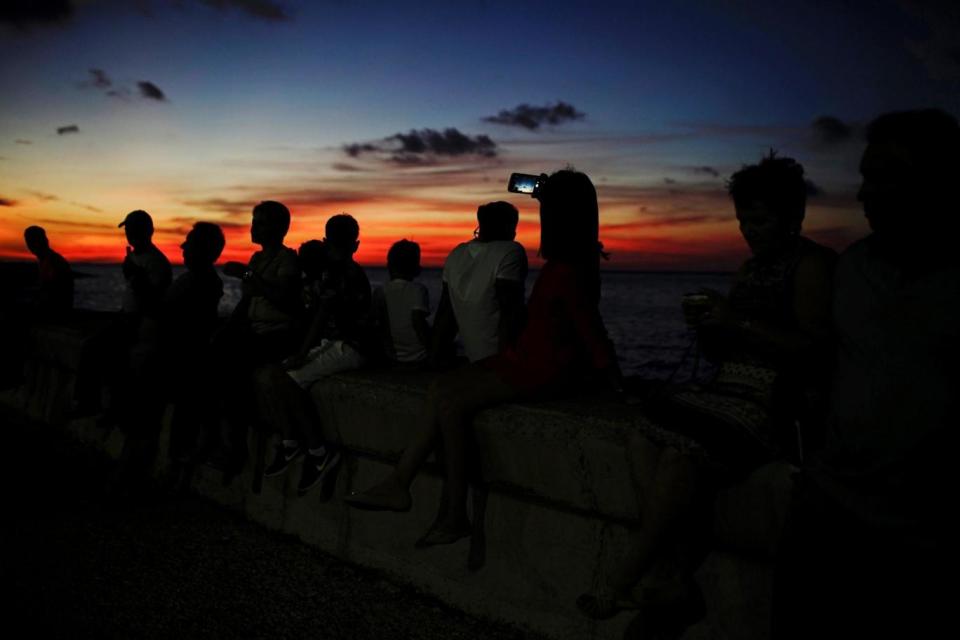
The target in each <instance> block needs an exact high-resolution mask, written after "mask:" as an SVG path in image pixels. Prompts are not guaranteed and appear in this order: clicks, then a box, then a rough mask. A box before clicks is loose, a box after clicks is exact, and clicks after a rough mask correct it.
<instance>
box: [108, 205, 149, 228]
mask: <svg viewBox="0 0 960 640" xmlns="http://www.w3.org/2000/svg"><path fill="white" fill-rule="evenodd" d="M126 225H130V226H131V227H139V228H141V229H149V230H150V231H153V218H151V217H150V214H149V213H147V212H146V211H142V210H140V209H137V210H136V211H131V212H130V213H128V214H127V217H125V218H124V219H123V222H121V223H120V224H118V225H117V227H123V226H126Z"/></svg>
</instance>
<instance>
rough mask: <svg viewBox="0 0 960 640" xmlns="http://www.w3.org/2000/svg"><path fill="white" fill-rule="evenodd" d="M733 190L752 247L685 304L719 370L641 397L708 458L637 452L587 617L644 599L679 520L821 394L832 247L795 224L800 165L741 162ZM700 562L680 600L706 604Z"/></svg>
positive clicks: (587, 597)
mask: <svg viewBox="0 0 960 640" xmlns="http://www.w3.org/2000/svg"><path fill="white" fill-rule="evenodd" d="M728 189H729V192H730V195H731V197H732V199H733V204H734V208H735V210H736V216H737V221H738V222H739V225H740V232H741V234H742V235H743V238H744V240H745V241H746V244H747V246H748V247H749V249H750V252H751V253H752V254H753V255H752V257H751V258H750V259H749V260H747V261H746V262H745V263H744V264H743V265H742V266H741V267H740V270H739V271H738V272H737V275H736V277H735V279H734V282H733V286H732V288H731V290H730V294H729V295H728V296H723V295H721V294H720V293H718V292H715V291H710V290H704V291H703V292H702V293H703V295H704V296H705V297H706V298H707V299H708V304H707V305H705V307H703V308H701V309H700V311H699V312H697V311H695V310H693V309H690V308H688V309H687V313H688V318H689V319H690V321H692V322H693V323H695V324H696V326H697V331H698V334H699V339H700V345H701V346H702V349H703V351H704V353H705V354H707V355H708V357H711V358H713V359H715V360H716V361H717V362H718V363H719V369H718V372H717V374H716V377H715V379H714V380H712V381H711V382H710V383H709V384H707V385H705V386H704V387H687V386H683V387H668V388H667V389H665V390H664V391H663V392H662V393H661V394H659V395H657V396H656V397H655V398H654V399H653V400H651V401H650V402H649V403H648V404H647V405H646V406H645V409H646V411H647V412H648V413H649V415H651V417H653V418H654V419H655V420H657V421H658V422H660V423H662V424H663V425H664V426H666V427H668V428H670V429H673V430H675V431H678V432H681V433H683V434H685V435H687V436H690V437H691V438H693V439H694V440H696V441H698V442H699V443H700V444H702V445H703V447H704V449H705V450H706V451H707V454H708V459H707V460H700V459H695V458H693V457H692V456H686V455H682V454H680V453H679V452H678V451H677V450H675V449H673V448H669V447H668V448H665V449H663V450H662V451H661V452H659V454H658V457H656V458H655V459H650V457H649V456H647V457H646V458H645V459H644V461H643V462H642V463H641V462H639V461H637V460H634V462H635V463H634V465H633V466H634V467H636V468H638V469H641V471H640V473H642V474H643V476H644V478H643V480H642V482H638V484H641V485H642V486H638V487H637V488H636V489H637V494H638V495H639V496H641V504H640V513H641V515H642V518H643V528H642V529H641V530H640V531H638V532H637V533H636V535H635V538H634V541H633V547H632V549H631V551H630V553H629V554H628V556H627V557H626V558H623V559H621V560H620V561H619V562H618V563H617V566H616V567H615V568H614V569H613V570H612V571H611V572H609V573H608V575H609V576H610V578H609V582H608V584H606V585H602V586H601V587H600V588H599V589H598V590H596V591H595V592H594V593H592V594H584V595H583V596H581V597H580V598H579V599H578V601H577V604H578V606H579V607H580V609H581V610H582V612H583V613H584V614H585V615H587V616H589V617H593V618H607V617H610V616H612V615H614V614H615V613H617V612H618V611H619V610H620V609H621V608H624V607H637V606H641V605H644V604H647V602H646V600H647V599H648V598H650V597H651V596H650V593H649V590H647V591H646V592H645V591H643V590H642V589H641V590H640V592H639V593H638V592H637V590H636V589H633V588H634V587H635V586H637V585H638V583H639V581H640V580H641V578H643V577H644V575H645V574H646V573H647V572H648V571H649V570H651V569H652V568H653V567H654V564H655V563H656V562H657V561H658V560H659V559H660V557H662V556H665V555H668V554H669V553H670V552H671V551H672V548H671V545H675V544H680V543H681V542H686V541H687V538H689V536H690V535H693V532H692V531H689V530H688V529H690V528H692V527H687V528H685V527H684V523H689V522H691V521H692V520H691V519H692V518H694V517H695V512H696V510H697V508H698V505H699V504H700V501H701V500H703V499H704V498H707V499H709V498H711V497H712V496H711V495H710V494H711V493H712V491H714V490H715V488H716V485H717V484H718V482H726V481H729V480H731V479H734V478H740V477H743V476H745V475H746V474H747V473H749V472H750V471H751V470H753V469H755V468H757V467H758V466H760V465H761V464H763V463H764V462H767V461H770V460H774V459H776V458H778V457H783V456H787V455H790V454H792V453H794V452H795V451H796V448H797V447H796V445H797V427H796V424H797V420H798V419H799V418H801V417H804V410H805V406H804V402H805V399H807V398H810V397H817V396H818V395H819V397H821V398H822V397H823V391H824V389H825V384H826V382H827V380H828V377H829V367H830V348H831V339H830V338H831V323H830V308H831V300H832V274H833V265H834V259H835V254H834V252H833V251H832V250H830V249H827V248H826V247H823V246H820V245H818V244H816V243H814V242H813V241H811V240H809V239H807V238H805V237H803V236H802V235H800V229H801V225H802V222H803V218H804V214H805V209H806V190H807V187H806V183H805V181H804V177H803V167H802V166H801V165H800V164H798V163H797V162H796V161H794V160H792V159H790V158H777V157H775V156H774V155H773V154H771V155H770V156H768V157H765V158H763V159H762V160H761V162H760V163H759V164H756V165H750V166H746V167H744V168H743V169H741V170H740V171H738V172H736V173H735V174H734V175H733V176H732V177H731V179H730V181H729V183H728ZM816 414H817V411H816V409H815V408H812V409H810V410H808V411H807V417H809V416H811V415H816ZM628 455H630V456H631V457H632V458H634V459H635V458H637V457H640V456H641V455H645V454H644V449H643V447H641V446H640V443H638V442H631V443H630V447H629V448H628ZM704 494H707V495H706V496H705V495H704ZM695 564H697V559H695V558H689V559H683V558H682V559H681V561H680V565H681V566H680V569H678V571H677V572H676V574H675V575H673V576H672V577H671V578H672V581H673V582H674V584H676V582H679V583H680V585H681V587H680V589H679V591H678V596H679V597H680V598H681V599H685V600H687V601H688V602H690V603H695V602H699V604H698V605H697V606H702V601H701V600H699V598H700V595H699V592H698V591H697V590H696V588H695V585H694V583H693V581H692V575H691V574H692V571H693V569H695V566H690V565H695ZM684 565H687V566H684ZM700 613H701V614H702V611H701V612H700ZM653 619H655V616H653V615H652V614H651V615H648V616H647V620H653Z"/></svg>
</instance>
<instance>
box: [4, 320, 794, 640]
mask: <svg viewBox="0 0 960 640" xmlns="http://www.w3.org/2000/svg"><path fill="white" fill-rule="evenodd" d="M86 334H87V329H86V328H85V327H84V326H69V327H65V326H45V327H36V328H35V329H34V331H33V338H34V339H33V344H32V347H31V354H32V355H31V357H30V358H29V360H28V362H27V366H26V383H25V384H24V385H23V386H22V387H21V388H19V389H17V390H15V391H12V392H6V393H4V394H3V395H2V401H3V402H4V403H6V404H8V405H13V406H15V407H17V408H18V409H19V410H21V411H24V412H26V413H28V414H30V415H31V416H32V417H34V418H38V419H42V420H45V421H48V422H60V423H64V424H65V425H66V427H67V429H69V430H70V431H71V432H73V433H74V434H75V435H76V436H77V437H78V438H80V439H82V440H84V441H86V442H89V443H90V444H91V445H93V446H97V447H100V448H102V449H103V450H105V451H106V452H107V453H109V454H110V455H112V456H118V455H119V453H120V450H121V448H122V444H123V440H122V435H121V434H120V433H118V432H116V431H114V432H111V433H109V434H104V433H103V432H102V431H101V430H99V429H97V428H96V427H95V425H94V421H93V420H92V419H86V420H74V421H67V420H66V415H67V409H68V407H69V399H70V398H71V397H72V391H73V386H74V384H75V380H76V372H77V370H78V368H79V366H80V361H81V357H82V353H83V344H84V339H85V336H86ZM429 380H430V377H429V375H427V374H401V373H397V372H389V371H376V372H375V371H371V372H357V373H351V374H342V375H337V376H332V377H330V378H328V379H326V380H324V381H322V382H320V383H318V384H316V385H315V386H314V387H313V389H312V393H313V395H314V397H315V399H316V400H317V404H318V408H319V410H320V414H321V418H322V421H323V427H324V430H325V432H326V435H327V436H328V437H329V438H331V439H333V440H336V441H338V442H341V443H342V445H343V446H344V448H345V449H346V451H347V453H348V455H347V456H345V460H344V463H343V465H342V467H341V469H340V471H339V476H338V478H337V480H336V485H335V488H334V489H333V492H332V495H329V496H327V495H324V493H323V492H322V491H320V490H319V488H318V489H315V490H314V491H313V492H312V493H310V494H309V495H307V496H306V497H303V498H299V497H297V494H296V481H297V478H298V477H299V463H297V464H296V465H294V467H293V468H292V469H291V470H290V471H289V472H288V473H287V474H286V475H285V476H282V477H277V478H267V479H264V480H263V486H262V490H261V492H260V493H259V494H255V493H253V492H252V491H251V490H250V487H251V485H252V483H253V467H254V464H253V461H252V460H249V461H248V463H247V465H246V468H245V469H244V471H243V474H242V475H241V476H240V477H239V478H237V479H235V480H234V481H233V482H232V483H231V484H230V485H229V486H223V484H222V482H221V475H220V473H219V472H217V471H214V470H213V469H208V468H206V467H201V468H199V469H198V472H197V474H196V475H195V477H194V489H195V490H196V491H197V492H198V493H200V494H202V495H204V496H206V497H208V498H210V499H212V500H215V501H217V502H219V503H221V504H223V505H225V506H228V507H230V508H233V509H236V510H238V511H241V512H242V513H244V514H245V516H246V517H248V518H249V519H251V520H254V521H256V522H259V523H262V524H263V525H265V526H267V527H269V528H271V529H275V530H278V531H283V532H286V533H290V534H293V535H296V536H298V537H299V538H300V539H301V540H303V541H304V542H306V543H308V544H312V545H315V546H317V547H319V548H321V549H323V550H325V551H328V552H330V553H332V554H334V555H337V556H339V557H341V558H344V559H346V560H350V561H352V562H356V563H358V564H361V565H366V566H371V567H376V568H378V569H382V570H385V571H387V572H388V573H390V574H393V575H394V576H396V577H397V578H398V579H399V580H401V581H404V582H407V583H410V584H412V585H415V586H417V587H418V588H421V589H423V590H425V591H429V592H431V593H433V594H435V595H437V596H439V597H440V598H442V599H443V600H445V601H447V602H449V603H450V604H452V605H454V606H456V607H458V608H461V609H463V610H466V611H469V612H471V613H475V614H481V615H485V616H489V617H492V618H496V619H501V620H505V621H509V622H513V623H516V624H520V625H523V626H526V627H528V628H531V629H536V630H538V631H541V632H544V633H546V634H548V635H550V636H553V637H556V638H618V637H621V636H622V634H623V630H624V629H625V628H626V626H627V625H628V624H629V622H630V620H631V619H632V615H634V614H631V613H622V614H620V615H619V616H617V617H616V618H614V619H612V620H610V621H606V622H592V621H588V620H586V619H584V618H583V617H582V616H581V615H580V614H579V613H578V612H577V610H576V607H575V605H574V600H575V599H576V596H577V595H578V594H580V593H582V592H583V591H585V590H587V589H588V588H589V587H591V586H592V585H595V584H597V583H599V582H600V581H601V580H602V578H603V576H602V575H601V568H602V567H608V566H611V565H613V564H615V563H616V561H617V559H618V558H621V557H622V556H623V555H624V554H625V552H626V548H627V541H628V536H629V534H630V532H631V530H634V529H636V528H637V527H642V523H643V517H642V514H641V513H640V512H639V508H638V506H637V497H636V494H635V490H634V481H633V480H632V477H633V474H631V469H630V463H629V460H628V457H627V454H626V451H627V444H628V442H630V443H632V444H633V446H637V443H640V446H648V447H651V448H656V447H662V446H665V445H670V446H674V447H678V448H681V449H683V448H688V447H691V446H693V445H692V444H691V443H689V442H687V441H685V440H683V439H682V438H679V437H677V436H675V435H673V434H671V433H670V432H666V431H663V430H662V429H659V428H658V427H657V426H656V425H654V424H652V423H651V422H650V421H649V420H647V419H646V418H645V417H644V416H643V415H642V414H640V413H639V412H638V411H637V410H636V409H635V408H633V407H627V406H622V405H616V404H612V403H601V402H599V401H598V399H595V398H594V399H590V398H574V399H569V400H563V401H555V402H542V403H535V404H510V405H504V406H500V407H496V408H493V409H489V410H486V411H483V412H482V413H480V414H479V415H478V416H477V418H476V420H475V429H476V434H477V442H478V445H479V448H480V453H481V459H482V475H483V479H484V481H485V483H486V485H487V486H488V487H489V499H488V503H487V508H486V517H485V518H484V520H483V522H484V525H485V527H484V528H485V533H486V544H485V558H486V561H485V563H484V564H483V566H482V568H480V569H479V570H477V571H470V570H468V568H467V557H468V553H469V552H470V541H469V540H462V541H460V542H458V543H456V544H453V545H449V546H445V547H436V548H430V549H416V548H414V546H413V543H414V541H415V540H416V539H417V538H418V537H419V536H420V535H421V534H422V533H423V532H424V531H425V530H426V529H427V527H428V526H429V525H430V523H431V522H432V520H433V518H434V516H435V513H436V506H437V504H438V501H439V495H440V486H441V478H440V477H439V475H438V474H437V472H436V470H435V469H434V468H432V467H430V468H428V469H427V471H426V472H425V473H423V474H421V476H420V477H418V479H417V480H416V482H415V483H414V487H413V494H414V507H413V509H412V510H411V512H409V513H406V514H393V513H373V512H364V511H356V510H353V509H349V508H347V507H346V506H345V505H344V503H343V502H342V497H343V495H344V494H345V493H347V492H349V491H351V490H353V489H356V488H365V487H367V486H369V485H370V484H372V483H373V482H375V481H376V480H378V479H379V478H381V477H382V476H383V475H384V474H385V473H386V471H387V470H388V469H389V464H390V463H391V461H393V460H395V459H396V457H397V456H398V455H399V453H400V451H401V450H402V448H403V446H404V444H405V443H406V442H407V441H408V440H409V438H410V436H411V434H412V432H413V430H414V429H415V428H416V427H417V420H418V419H419V417H420V416H421V415H422V414H423V403H424V400H425V396H426V387H427V385H428V384H429ZM168 429H169V425H168V424H165V429H164V434H163V436H162V439H161V451H160V455H159V456H158V460H157V464H156V469H155V471H156V472H157V473H158V474H161V473H163V472H164V470H165V468H166V460H167V458H166V455H165V454H166V443H167V441H168ZM251 450H253V446H252V445H251ZM789 474H790V468H789V467H787V466H786V465H770V466H768V467H764V468H762V469H759V470H758V471H757V472H755V473H754V474H753V475H752V476H751V477H750V478H748V479H747V480H746V481H745V482H744V483H742V484H740V485H737V486H735V487H732V488H730V489H728V490H727V491H725V492H724V493H723V494H722V495H721V496H720V498H719V499H718V501H717V503H716V505H715V514H714V518H713V532H712V535H713V539H714V545H713V546H714V549H713V551H712V552H711V553H710V555H709V556H708V557H707V560H706V561H705V562H704V564H703V566H702V567H701V568H700V570H699V571H698V573H697V580H698V582H699V584H700V585H701V588H702V589H703V591H704V595H705V598H706V601H707V608H708V613H707V618H706V619H705V620H704V621H702V622H701V623H698V624H697V625H695V626H694V627H691V628H690V629H689V630H688V631H687V633H686V635H685V636H684V637H686V638H708V637H724V638H764V637H767V636H768V635H769V615H770V585H771V579H772V564H771V559H772V554H773V553H774V551H775V544H776V540H777V539H778V538H779V532H780V528H781V527H782V523H783V517H784V514H785V510H786V505H787V497H788V493H789V488H790V481H789Z"/></svg>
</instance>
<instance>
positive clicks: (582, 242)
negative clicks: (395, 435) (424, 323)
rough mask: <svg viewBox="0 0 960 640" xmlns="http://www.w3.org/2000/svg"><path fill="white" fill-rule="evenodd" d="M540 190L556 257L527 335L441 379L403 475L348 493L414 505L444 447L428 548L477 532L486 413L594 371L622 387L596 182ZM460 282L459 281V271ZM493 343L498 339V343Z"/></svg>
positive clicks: (576, 178) (365, 502)
mask: <svg viewBox="0 0 960 640" xmlns="http://www.w3.org/2000/svg"><path fill="white" fill-rule="evenodd" d="M537 197H538V198H539V199H540V220H541V227H540V252H541V255H543V257H544V258H545V259H546V263H545V264H544V267H543V269H542V270H541V271H540V275H539V276H538V277H537V281H536V283H535V284H534V286H533V292H532V293H531V295H530V304H529V307H528V315H529V321H528V322H527V324H526V326H525V327H524V328H523V331H522V332H521V334H520V336H519V337H518V339H517V340H516V342H515V343H514V344H513V345H510V346H508V347H507V348H506V349H505V350H504V351H502V352H501V353H499V354H496V353H495V354H494V355H493V356H491V357H488V358H484V359H482V360H480V361H479V362H474V363H471V364H469V365H467V366H465V367H461V368H459V369H455V370H454V371H452V372H450V373H448V374H446V375H444V376H443V377H441V378H439V379H438V380H437V381H436V382H435V383H434V384H433V385H432V386H431V388H430V390H429V392H428V394H427V401H426V411H425V415H424V420H423V429H422V431H421V432H419V433H418V434H417V435H416V437H415V438H414V440H413V442H411V443H410V445H409V446H408V447H407V448H406V449H405V450H404V452H403V454H402V456H401V458H400V460H399V461H398V463H397V465H396V467H395V468H394V470H393V472H392V473H390V474H389V475H388V476H387V477H386V478H385V479H384V480H383V481H381V482H380V483H379V484H377V485H376V486H374V487H371V488H370V489H368V490H367V491H363V492H356V493H353V494H351V495H349V496H348V497H347V498H346V499H345V501H346V502H347V503H348V504H349V505H350V506H352V507H357V508H361V509H384V510H392V511H407V510H409V509H410V508H411V505H412V500H413V498H412V496H411V494H410V486H411V484H412V483H413V480H414V478H415V477H416V475H417V473H418V471H419V470H420V468H421V467H422V465H423V463H424V462H425V461H426V459H427V457H428V455H429V454H430V452H431V451H432V450H433V449H434V447H435V446H437V444H442V447H443V460H444V470H445V473H446V479H445V483H444V495H443V499H442V501H441V504H440V509H439V513H438V515H437V519H436V521H435V522H434V524H433V526H431V527H430V529H429V530H428V531H427V532H426V533H425V534H424V536H423V537H422V538H421V539H420V541H419V542H418V545H419V546H427V545H438V544H450V543H453V542H456V541H457V540H459V539H460V538H463V537H465V536H469V535H471V531H472V526H471V523H470V521H469V519H468V518H467V513H466V497H467V487H468V482H467V477H468V474H467V471H468V469H467V458H468V454H469V453H470V449H471V446H470V442H471V438H470V437H469V434H470V427H471V423H472V420H473V417H474V415H475V414H476V413H477V412H478V411H480V410H481V409H485V408H487V407H491V406H495V405H498V404H501V403H504V402H510V401H513V400H516V399H519V398H528V397H531V396H534V395H542V394H550V393H554V394H556V393H561V392H564V391H569V390H570V389H571V388H577V387H578V386H580V385H581V384H582V383H583V381H584V379H586V378H588V377H591V376H593V377H600V378H602V379H604V380H605V381H607V382H608V383H609V384H610V385H612V386H613V387H614V388H615V389H619V386H620V382H619V381H620V375H619V368H618V367H617V361H616V355H615V354H614V351H613V345H612V344H611V342H610V340H609V339H608V337H607V333H606V329H605V327H604V325H603V319H602V318H601V317H600V311H599V303H600V257H601V255H603V253H602V245H601V244H600V243H599V242H598V231H599V208H598V205H597V192H596V189H595V188H594V186H593V183H592V182H591V181H590V179H589V178H588V177H587V176H586V175H585V174H582V173H578V172H575V171H558V172H556V173H554V174H553V175H551V176H549V178H547V179H546V181H545V184H544V186H543V187H542V189H541V191H540V193H539V195H538V196H537ZM468 244H469V243H468ZM481 244H482V243H481ZM461 246H464V245H461ZM481 253H482V251H481ZM478 255H479V254H478ZM451 283H452V284H454V285H455V284H459V283H458V281H457V280H456V278H451ZM451 297H452V294H451ZM486 348H487V349H492V348H495V345H494V344H491V343H488V344H487V345H486ZM474 353H475V354H476V352H474Z"/></svg>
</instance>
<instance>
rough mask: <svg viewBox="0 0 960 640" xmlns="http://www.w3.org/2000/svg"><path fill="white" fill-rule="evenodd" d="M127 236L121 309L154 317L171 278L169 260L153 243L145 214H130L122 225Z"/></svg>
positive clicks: (151, 228)
mask: <svg viewBox="0 0 960 640" xmlns="http://www.w3.org/2000/svg"><path fill="white" fill-rule="evenodd" d="M117 226H119V227H122V228H123V230H124V233H125V234H126V236H127V243H128V246H127V254H126V256H125V257H124V259H123V265H122V268H123V279H124V280H125V281H126V288H125V289H124V292H123V310H124V312H126V313H129V314H133V315H136V316H141V317H142V316H153V315H155V314H156V312H157V310H158V309H159V308H160V303H161V302H162V301H163V296H164V294H165V293H166V291H167V287H169V286H170V281H171V280H172V279H173V272H172V271H171V269H170V261H169V260H167V257H166V256H165V255H163V252H162V251H160V249H158V248H157V246H156V245H154V244H153V218H151V217H150V214H149V213H147V212H146V211H141V210H139V209H138V210H136V211H131V212H130V213H128V214H127V216H126V218H124V220H123V222H121V223H120V224H119V225H117Z"/></svg>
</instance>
